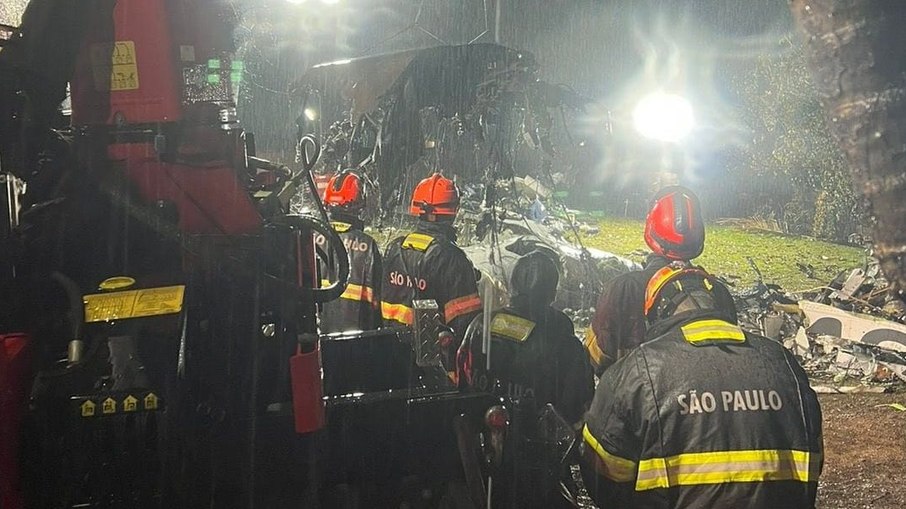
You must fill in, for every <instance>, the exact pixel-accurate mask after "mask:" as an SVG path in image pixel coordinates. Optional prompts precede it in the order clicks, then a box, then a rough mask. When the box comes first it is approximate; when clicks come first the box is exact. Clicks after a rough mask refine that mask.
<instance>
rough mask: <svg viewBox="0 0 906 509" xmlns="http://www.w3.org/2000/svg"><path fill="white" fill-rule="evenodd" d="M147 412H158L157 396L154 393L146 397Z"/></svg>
mask: <svg viewBox="0 0 906 509" xmlns="http://www.w3.org/2000/svg"><path fill="white" fill-rule="evenodd" d="M145 410H157V396H156V395H155V394H154V393H153V392H149V393H148V395H147V396H145Z"/></svg>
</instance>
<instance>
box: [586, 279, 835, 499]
mask: <svg viewBox="0 0 906 509" xmlns="http://www.w3.org/2000/svg"><path fill="white" fill-rule="evenodd" d="M720 285H721V283H720V282H719V281H717V280H716V279H714V278H713V277H712V276H710V275H708V274H706V273H705V272H704V271H703V270H701V269H697V268H689V267H688V266H687V267H681V266H668V267H665V268H664V269H662V270H660V271H658V273H657V274H655V276H654V277H653V278H652V279H651V281H650V282H649V284H648V288H647V290H646V298H645V304H644V310H645V315H646V316H647V318H648V321H649V324H650V326H651V327H650V329H649V331H648V335H647V339H648V340H647V341H646V342H644V343H643V344H642V345H640V346H639V347H637V348H636V349H635V350H633V351H632V352H631V353H629V354H628V355H627V356H625V357H624V358H622V359H620V360H619V361H617V363H616V364H614V365H613V366H612V367H611V368H609V369H608V370H607V371H605V372H604V374H603V376H602V377H601V380H600V382H599V384H598V389H597V393H596V394H595V398H594V400H593V402H592V405H591V410H589V412H588V414H587V415H586V425H585V427H584V428H583V443H582V448H583V465H582V475H583V479H584V480H585V484H586V486H587V487H588V489H589V493H590V494H591V496H592V498H594V499H595V501H596V502H597V503H598V505H599V506H600V507H606V508H607V509H619V508H629V507H646V508H653V509H659V508H665V509H666V508H680V507H681V508H737V507H748V508H764V509H786V508H790V509H792V508H796V509H801V508H812V507H814V506H815V496H816V492H817V487H818V476H819V474H820V473H821V467H822V463H823V461H822V453H823V442H822V436H821V410H820V407H819V405H818V398H817V396H816V395H815V393H814V391H812V389H811V388H810V387H809V384H808V379H807V378H806V375H805V372H804V371H803V370H802V368H801V367H800V366H799V364H798V363H797V362H796V359H795V358H793V356H792V355H791V354H790V353H789V352H787V351H786V349H784V348H783V346H782V345H780V344H779V343H776V342H774V341H771V340H769V339H767V338H763V337H760V336H754V335H751V334H748V333H744V332H743V331H742V330H741V329H739V327H737V326H736V325H734V324H733V323H731V321H730V317H731V316H730V315H731V314H732V313H733V309H732V306H728V304H727V303H725V302H721V301H722V298H721V297H720V294H718V293H717V292H715V291H714V290H715V289H716V288H717V287H718V286H720Z"/></svg>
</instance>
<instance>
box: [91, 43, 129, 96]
mask: <svg viewBox="0 0 906 509" xmlns="http://www.w3.org/2000/svg"><path fill="white" fill-rule="evenodd" d="M90 56H91V68H92V75H93V77H94V88H95V89H96V90H97V91H99V92H106V91H108V90H110V91H113V92H116V91H120V90H137V89H138V87H139V84H138V64H137V63H136V59H135V42H133V41H116V42H113V43H98V44H92V45H91V52H90Z"/></svg>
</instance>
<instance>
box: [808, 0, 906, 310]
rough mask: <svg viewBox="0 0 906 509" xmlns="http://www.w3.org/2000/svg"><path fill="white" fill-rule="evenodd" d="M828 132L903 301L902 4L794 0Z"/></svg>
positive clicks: (905, 49) (905, 40)
mask: <svg viewBox="0 0 906 509" xmlns="http://www.w3.org/2000/svg"><path fill="white" fill-rule="evenodd" d="M791 8H792V11H793V15H794V17H795V18H796V22H797V24H798V25H799V28H800V30H801V31H802V33H803V34H804V35H805V48H806V52H805V54H806V60H807V61H808V64H809V68H810V70H811V72H812V77H813V79H814V83H815V85H816V89H817V91H818V97H819V98H820V100H821V103H822V105H823V106H824V109H825V112H826V113H827V118H828V120H829V122H828V124H829V126H830V128H831V132H832V133H833V134H834V136H835V137H836V139H837V140H838V141H839V143H840V146H841V148H842V149H843V151H844V153H845V154H846V158H847V160H848V162H849V166H850V171H851V172H852V176H853V179H854V181H855V184H856V188H857V189H858V190H859V191H860V192H861V193H862V195H863V196H864V197H865V198H867V199H868V201H869V204H870V212H871V214H872V216H873V217H874V218H875V221H874V228H873V242H874V248H875V256H876V257H877V258H878V260H879V261H880V263H881V268H882V269H883V270H884V272H885V274H887V275H888V276H889V277H890V279H891V281H892V282H893V285H894V290H895V291H896V292H898V294H899V296H900V298H901V299H902V300H906V171H904V166H906V165H904V162H906V30H903V28H902V20H903V19H906V2H878V1H876V0H792V1H791Z"/></svg>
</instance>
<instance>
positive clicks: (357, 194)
mask: <svg viewBox="0 0 906 509" xmlns="http://www.w3.org/2000/svg"><path fill="white" fill-rule="evenodd" d="M324 205H326V206H328V207H331V208H338V209H343V210H346V211H349V212H359V211H361V210H362V209H364V208H365V187H364V186H363V185H362V179H361V178H359V176H358V175H356V174H355V173H353V172H352V171H351V170H343V171H341V172H340V173H338V174H336V175H334V176H333V177H331V179H330V181H329V182H327V189H325V190H324Z"/></svg>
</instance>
